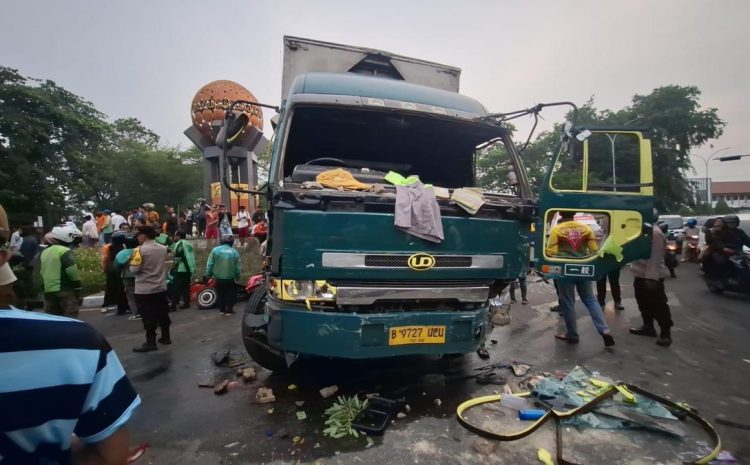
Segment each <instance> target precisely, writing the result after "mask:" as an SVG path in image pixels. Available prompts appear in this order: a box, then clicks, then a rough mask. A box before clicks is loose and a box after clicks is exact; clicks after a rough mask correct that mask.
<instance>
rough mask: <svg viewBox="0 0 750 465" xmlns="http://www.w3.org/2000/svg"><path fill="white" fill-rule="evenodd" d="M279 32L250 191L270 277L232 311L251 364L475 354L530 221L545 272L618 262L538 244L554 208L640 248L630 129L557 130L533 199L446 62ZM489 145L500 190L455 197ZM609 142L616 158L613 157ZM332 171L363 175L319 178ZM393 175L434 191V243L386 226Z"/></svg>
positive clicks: (644, 239)
mask: <svg viewBox="0 0 750 465" xmlns="http://www.w3.org/2000/svg"><path fill="white" fill-rule="evenodd" d="M284 45H285V50H284V77H283V84H282V92H283V96H284V97H283V101H282V105H281V107H280V112H279V115H278V120H277V126H276V129H275V135H274V142H273V152H272V160H271V165H270V169H269V179H268V184H267V186H266V187H265V188H264V191H263V194H264V195H265V196H266V197H267V200H268V216H269V224H270V232H269V239H268V242H267V247H266V249H267V282H266V284H265V286H264V287H263V288H262V289H260V290H258V291H257V292H256V293H255V294H254V295H253V296H252V297H251V299H250V301H249V303H248V306H247V309H246V311H245V314H244V316H243V322H242V337H243V341H244V343H245V346H246V348H247V351H248V353H249V354H250V355H251V356H252V357H253V359H254V360H255V361H256V362H257V363H259V364H260V365H262V366H264V367H266V368H269V369H272V370H284V369H286V368H287V367H289V366H290V365H291V364H292V363H294V362H295V360H297V359H298V358H300V357H305V356H320V357H341V358H360V359H361V358H380V357H391V356H400V355H415V354H462V353H469V352H473V351H476V350H477V349H478V348H479V347H481V346H482V345H483V344H484V341H485V339H486V338H487V336H488V334H489V333H490V332H491V330H492V326H491V323H490V319H489V317H488V312H489V311H490V299H491V298H493V297H494V296H496V295H497V294H498V293H499V292H500V291H501V290H502V289H503V288H504V287H505V286H506V285H507V284H508V283H509V282H511V281H512V280H514V279H516V278H518V277H519V276H524V275H525V273H526V272H527V270H528V266H529V247H530V243H531V242H532V240H533V237H532V235H533V233H532V232H531V230H532V224H533V223H534V222H536V231H537V234H538V238H537V239H536V244H540V245H539V246H537V255H539V256H540V257H539V258H540V261H539V266H541V267H543V269H544V271H545V272H547V273H548V274H549V275H550V276H552V277H555V278H559V279H566V277H569V276H581V275H583V276H586V277H587V278H594V277H596V276H601V275H603V274H604V273H606V272H607V271H608V270H609V269H611V268H612V267H614V266H619V264H618V263H617V261H616V260H615V258H614V257H613V256H612V255H603V256H592V257H584V258H578V259H575V260H573V259H560V258H556V257H547V256H546V255H545V254H544V253H543V249H544V248H543V243H544V240H545V238H546V231H548V229H549V227H551V225H552V224H553V221H554V220H553V218H552V216H553V212H556V211H558V210H559V209H560V208H562V209H575V210H576V211H577V212H581V214H584V213H585V214H586V215H589V217H591V218H594V221H597V222H599V221H600V220H601V223H602V224H604V226H603V227H602V229H603V231H600V232H599V234H600V236H601V241H602V242H604V240H606V239H607V238H609V237H610V236H612V240H614V241H615V242H616V243H617V244H618V246H619V247H621V249H622V250H623V252H624V253H625V255H626V259H627V260H632V259H634V258H640V257H642V256H643V255H644V254H645V253H647V251H648V247H647V244H648V241H649V234H648V231H647V230H646V229H644V228H643V227H642V223H643V216H644V215H647V214H649V213H650V210H651V205H650V204H649V202H652V200H653V199H652V192H651V189H652V187H650V183H651V179H650V176H651V171H650V170H651V166H650V163H651V156H650V148H649V146H648V139H646V138H645V137H644V135H643V134H642V132H641V131H633V130H624V129H622V130H617V129H613V128H610V129H606V130H597V129H596V128H575V127H570V126H568V127H566V131H565V134H564V135H563V144H562V145H561V147H562V148H561V150H560V153H559V154H558V155H557V157H556V159H555V160H554V161H553V163H552V165H551V169H550V172H549V173H548V175H547V179H546V180H545V181H544V183H543V186H542V189H541V190H540V192H539V193H538V196H534V194H532V191H531V187H530V185H529V181H528V179H527V176H526V170H525V169H524V166H523V161H522V155H521V153H520V152H519V150H518V148H517V147H516V146H515V145H514V143H513V140H512V139H511V133H510V132H509V131H508V130H507V129H506V127H505V125H504V124H503V121H502V118H497V117H493V115H490V114H489V112H488V111H487V110H486V109H485V107H484V106H482V104H480V103H479V102H477V101H476V100H474V99H472V98H469V97H466V96H463V95H460V94H458V82H459V76H460V70H459V69H457V68H453V67H449V66H444V65H439V64H435V63H430V62H425V61H422V60H416V59H412V58H406V57H402V56H398V55H393V54H389V53H386V52H381V51H375V50H370V49H362V48H357V47H349V46H344V45H337V44H330V43H325V42H319V41H313V40H308V39H300V38H295V37H285V38H284ZM228 113H230V112H228ZM230 118H231V116H230ZM227 124H230V122H227ZM600 136H601V137H600ZM612 137H615V141H614V142H612V143H611V144H610V142H609V140H610V139H611V138H612ZM600 142H601V143H600ZM605 142H606V147H605V144H604V143H605ZM633 144H635V145H633ZM610 145H611V150H612V154H611V158H612V160H611V165H609V161H607V160H609V156H610V155H609V150H610ZM488 147H491V148H493V149H497V150H501V151H502V152H503V153H504V154H505V156H506V159H507V162H506V163H507V165H506V168H505V169H506V172H507V182H506V183H504V184H503V185H502V186H501V189H500V192H490V191H488V190H483V191H481V190H480V191H472V192H478V193H479V194H478V197H479V199H480V200H479V202H478V203H477V204H474V205H472V206H471V207H470V208H466V205H465V204H464V205H462V202H460V201H458V199H457V198H456V197H455V196H454V194H455V193H456V190H458V189H462V188H473V187H475V186H476V182H477V179H476V161H477V156H478V154H479V153H480V151H482V150H488ZM597 147H598V148H597ZM594 148H597V150H600V149H601V151H603V152H606V153H604V155H602V157H604V158H606V160H605V161H607V163H604V162H601V163H599V161H598V159H594V158H595V157H594V154H593V152H594ZM615 149H617V151H618V153H620V152H621V153H623V154H627V157H629V158H628V160H627V163H625V165H622V163H621V162H620V156H619V155H618V159H617V162H616V161H615ZM599 165H602V166H604V167H605V168H606V166H611V169H612V171H614V170H615V169H618V171H619V172H622V173H624V174H623V175H626V176H627V177H628V178H627V179H620V176H619V175H618V179H617V180H615V177H614V172H612V173H610V174H609V176H607V175H606V173H602V172H597V171H596V169H595V168H596V166H599ZM621 166H624V168H622V167H621ZM338 168H340V169H343V170H344V171H347V172H349V173H351V174H352V176H353V178H354V179H356V180H357V181H359V182H361V183H364V184H367V185H370V186H374V187H373V188H372V189H369V190H368V189H357V190H352V189H343V188H339V189H336V188H325V187H322V186H321V185H320V184H319V183H318V182H317V180H318V179H319V178H318V176H319V175H320V174H321V173H323V172H330V171H331V170H335V169H338ZM602 169H603V170H604V168H602ZM591 170H593V171H591ZM390 172H394V173H399V174H401V175H403V176H409V175H416V176H418V177H419V180H420V181H421V182H422V183H424V184H425V185H426V186H425V187H424V188H423V189H424V190H434V195H433V196H432V197H435V198H436V200H435V201H433V202H437V207H436V209H437V210H438V211H439V221H440V223H441V225H442V230H443V231H442V232H443V239H442V240H438V241H430V240H425V239H422V238H420V237H417V236H415V235H412V234H409V233H407V232H405V231H404V230H403V229H402V228H397V227H395V225H394V219H395V212H396V199H397V189H398V188H399V187H398V186H395V185H393V184H391V183H389V182H388V181H387V180H386V177H387V175H388V173H390ZM636 172H637V173H636ZM634 176H635V177H636V178H637V179H635V180H634V179H630V178H633V177H634ZM390 179H392V178H390ZM597 183H599V184H601V186H602V187H597ZM607 183H609V184H607ZM618 188H619V190H618ZM421 192H424V191H421ZM463 192H466V191H465V190H464V191H463ZM472 192H469V194H471V193H472ZM446 194H447V195H446ZM473 197H474V198H475V200H476V195H474V196H473ZM427 198H431V197H430V196H427ZM538 198H539V199H541V204H540V203H539V201H538V200H537V199H538ZM433 206H434V204H433ZM477 206H478V207H477ZM425 208H427V207H425V206H424V205H418V206H414V208H413V211H414V212H416V213H415V214H414V215H413V216H412V219H413V220H414V221H417V222H420V221H429V218H426V217H427V216H429V215H428V214H427V213H426V210H425ZM477 208H478V209H477ZM433 211H434V210H433ZM548 212H549V214H548ZM623 212H625V213H623ZM604 229H606V230H604Z"/></svg>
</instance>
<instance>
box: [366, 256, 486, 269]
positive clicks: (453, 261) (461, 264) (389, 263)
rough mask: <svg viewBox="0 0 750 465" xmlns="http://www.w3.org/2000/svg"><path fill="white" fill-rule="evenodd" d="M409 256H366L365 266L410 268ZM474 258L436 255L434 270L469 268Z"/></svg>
mask: <svg viewBox="0 0 750 465" xmlns="http://www.w3.org/2000/svg"><path fill="white" fill-rule="evenodd" d="M408 261H409V255H365V266H372V267H378V268H408V267H409V264H408ZM472 262H473V260H472V258H471V257H469V256H460V255H435V265H434V266H433V268H469V267H471V265H472Z"/></svg>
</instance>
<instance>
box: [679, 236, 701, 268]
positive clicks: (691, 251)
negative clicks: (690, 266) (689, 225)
mask: <svg viewBox="0 0 750 465" xmlns="http://www.w3.org/2000/svg"><path fill="white" fill-rule="evenodd" d="M682 248H683V251H684V256H685V260H687V261H689V262H693V263H695V262H698V261H699V260H698V256H699V255H700V252H699V251H698V236H697V235H696V234H691V235H689V236H686V237H685V242H683V244H682Z"/></svg>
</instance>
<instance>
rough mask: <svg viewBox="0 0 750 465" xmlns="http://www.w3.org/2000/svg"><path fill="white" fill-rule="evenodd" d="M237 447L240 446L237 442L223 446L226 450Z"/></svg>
mask: <svg viewBox="0 0 750 465" xmlns="http://www.w3.org/2000/svg"><path fill="white" fill-rule="evenodd" d="M239 445H240V443H239V442H230V443H229V444H227V445H225V446H224V447H226V448H227V449H231V448H232V447H237V446H239Z"/></svg>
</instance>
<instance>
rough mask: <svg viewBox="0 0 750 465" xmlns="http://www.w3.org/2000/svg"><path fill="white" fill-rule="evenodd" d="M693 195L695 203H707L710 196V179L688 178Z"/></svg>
mask: <svg viewBox="0 0 750 465" xmlns="http://www.w3.org/2000/svg"><path fill="white" fill-rule="evenodd" d="M688 181H689V182H690V183H692V184H693V188H694V191H693V192H694V193H695V203H707V202H708V199H709V197H710V196H711V179H710V178H690V179H688Z"/></svg>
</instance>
